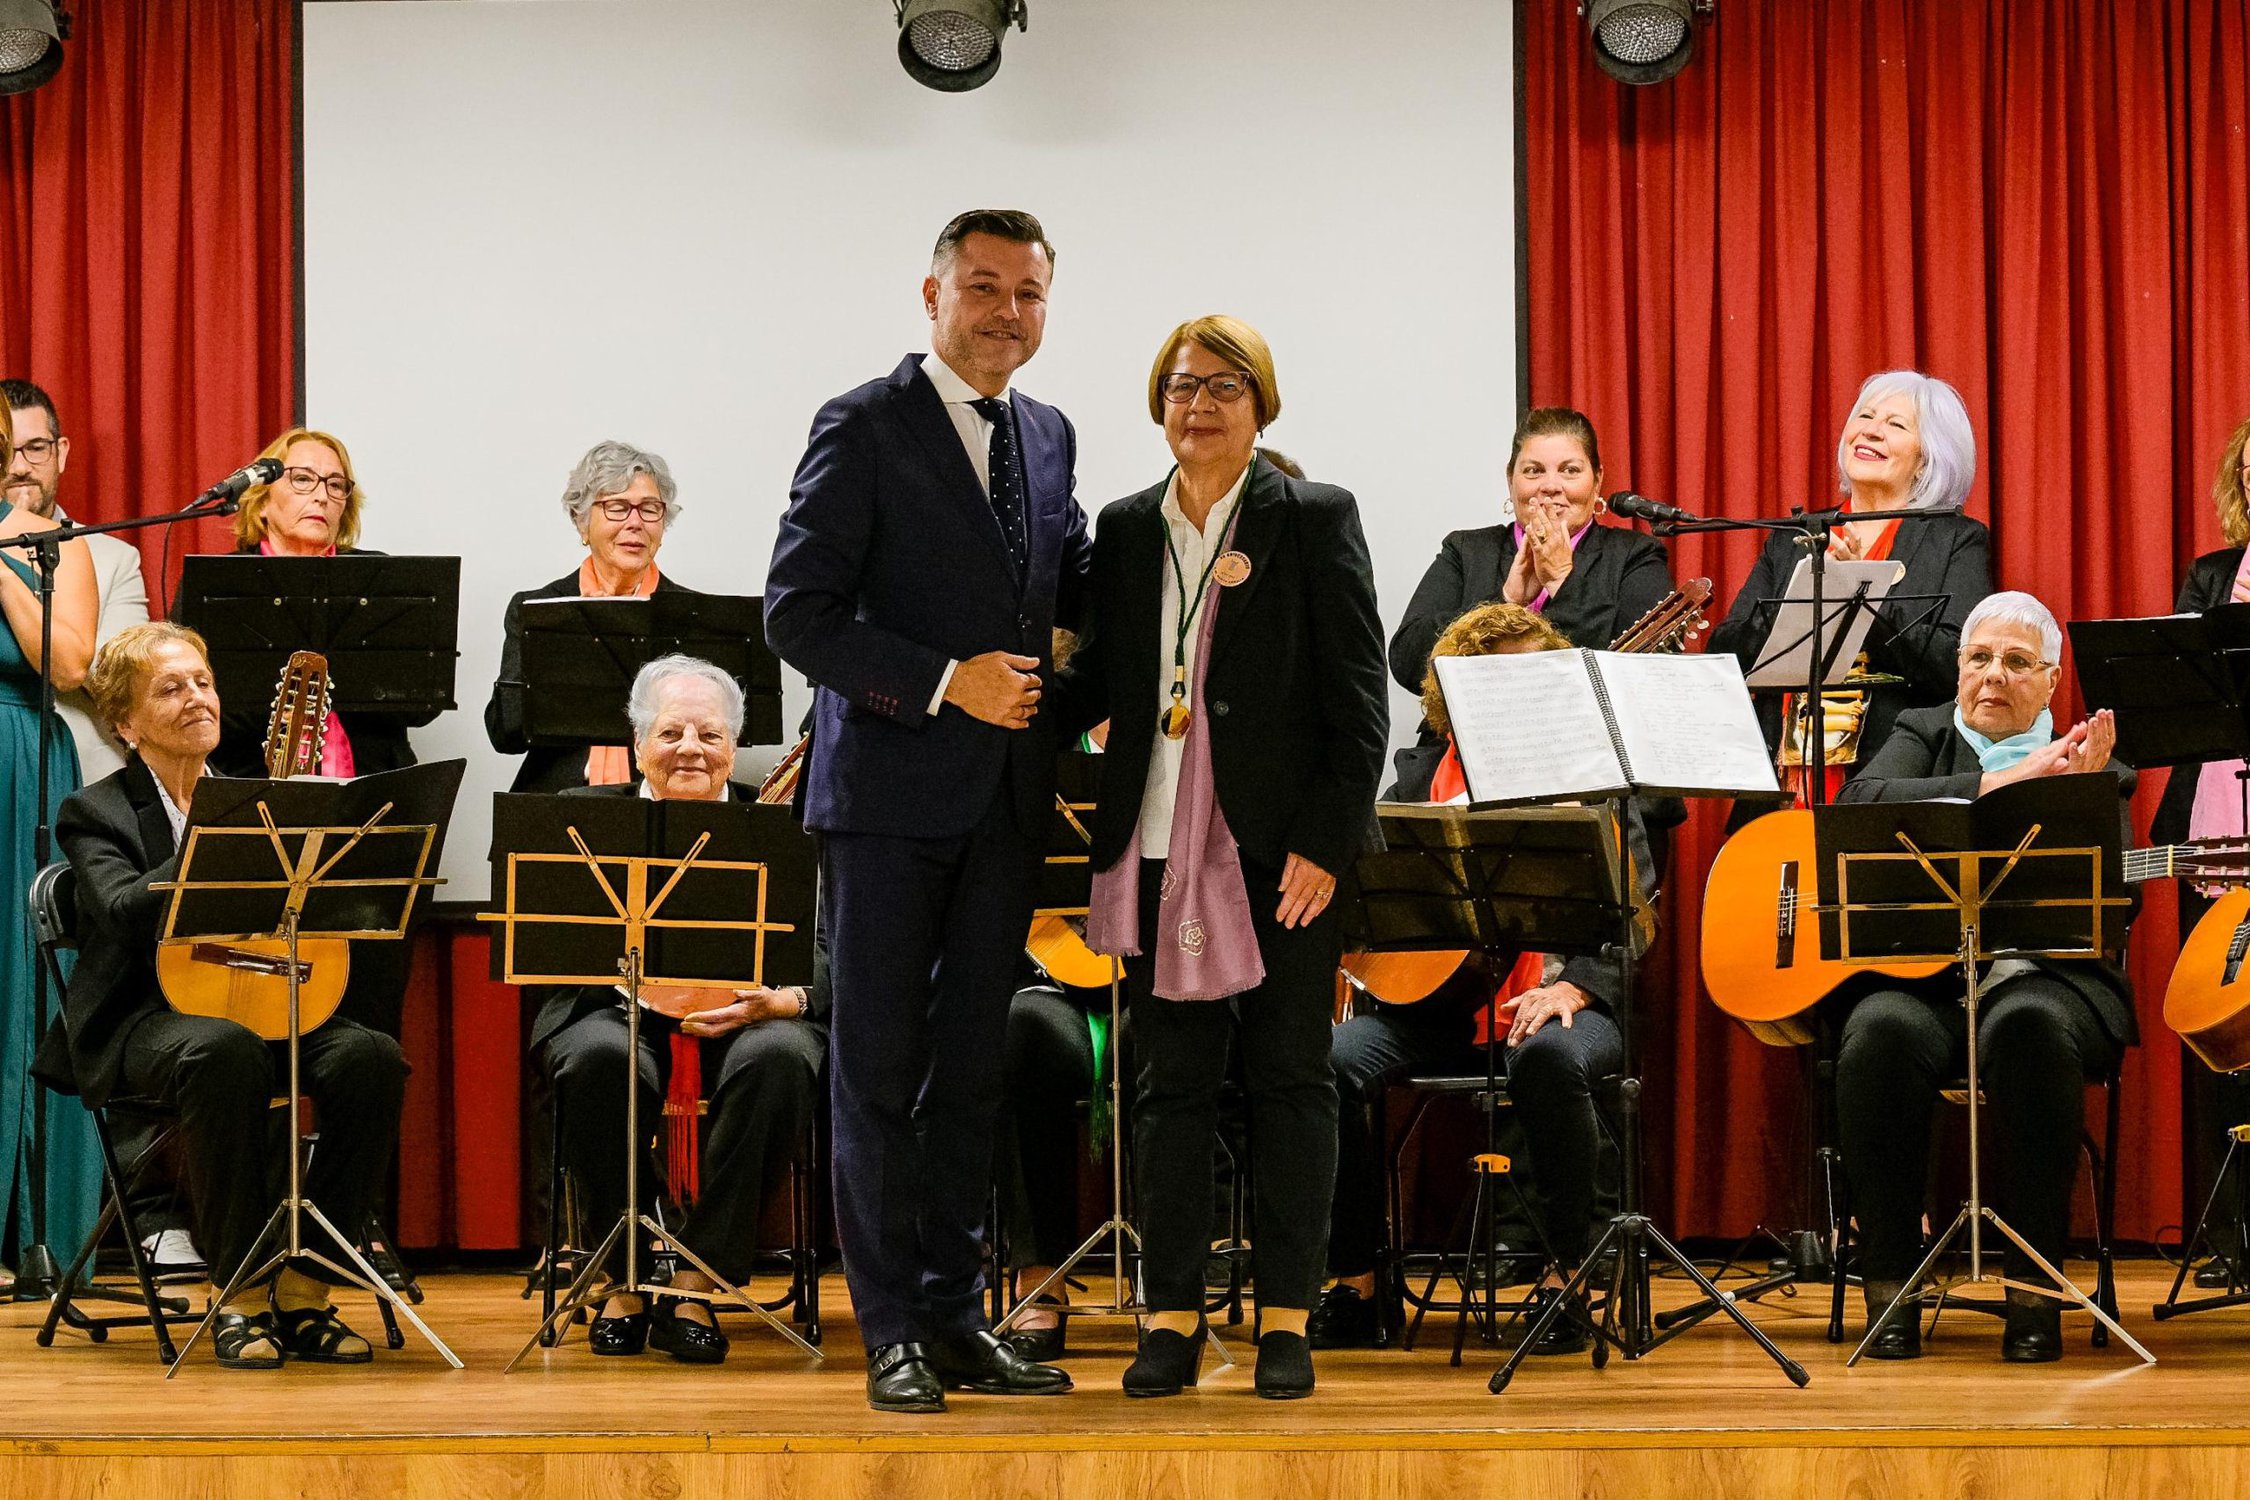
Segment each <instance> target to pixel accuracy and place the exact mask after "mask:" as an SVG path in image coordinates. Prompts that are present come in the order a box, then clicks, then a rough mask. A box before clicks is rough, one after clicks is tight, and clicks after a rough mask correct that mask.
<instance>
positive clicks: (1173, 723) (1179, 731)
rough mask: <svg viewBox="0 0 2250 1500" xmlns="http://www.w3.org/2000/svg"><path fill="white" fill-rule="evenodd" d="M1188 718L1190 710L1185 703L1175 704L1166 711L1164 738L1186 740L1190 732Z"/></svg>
mask: <svg viewBox="0 0 2250 1500" xmlns="http://www.w3.org/2000/svg"><path fill="white" fill-rule="evenodd" d="M1188 718H1189V714H1188V708H1187V705H1186V704H1185V703H1174V704H1173V705H1172V706H1171V707H1170V708H1167V709H1166V710H1164V738H1166V739H1168V740H1176V739H1181V738H1184V737H1185V736H1186V734H1187V731H1188Z"/></svg>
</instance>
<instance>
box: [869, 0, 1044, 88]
mask: <svg viewBox="0 0 2250 1500" xmlns="http://www.w3.org/2000/svg"><path fill="white" fill-rule="evenodd" d="M896 4H897V6H898V60H899V63H900V64H901V65H902V66H903V67H904V68H905V69H906V74H907V76H908V77H909V78H912V79H913V80H914V81H915V82H916V83H919V84H921V85H922V86H923V87H924V88H932V89H942V90H943V91H945V92H946V93H949V94H958V93H961V92H963V91H964V90H967V89H973V88H981V87H983V86H984V84H985V83H986V82H987V81H988V80H989V79H990V78H991V77H992V75H993V74H995V73H997V72H999V71H1000V39H1001V38H1002V37H1004V36H1006V35H1007V32H1008V25H1009V23H1010V22H1013V23H1015V28H1016V30H1018V31H1022V30H1025V29H1026V27H1027V25H1028V23H1029V17H1028V16H1027V15H1026V13H1025V4H1026V0H896Z"/></svg>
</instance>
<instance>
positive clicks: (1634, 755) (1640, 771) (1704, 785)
mask: <svg viewBox="0 0 2250 1500" xmlns="http://www.w3.org/2000/svg"><path fill="white" fill-rule="evenodd" d="M1592 655H1593V657H1594V663H1595V666H1596V668H1597V669H1598V670H1599V671H1600V673H1601V675H1602V682H1603V684H1604V686H1605V687H1606V688H1607V689H1608V693H1609V707H1610V713H1611V714H1612V715H1613V716H1614V717H1615V718H1616V721H1617V734H1618V738H1619V739H1620V740H1621V741H1623V742H1624V745H1625V763H1626V765H1627V767H1628V768H1629V769H1630V770H1631V772H1632V776H1633V781H1634V783H1635V784H1636V785H1639V786H1646V787H1661V788H1663V789H1665V790H1667V791H1678V792H1688V793H1693V792H1712V793H1722V794H1724V793H1734V792H1775V791H1779V790H1780V786H1779V784H1778V782H1777V781H1776V780H1775V776H1774V768H1773V754H1772V752H1771V751H1769V750H1768V749H1767V748H1766V740H1765V736H1764V735H1763V734H1762V733H1760V732H1759V729H1758V715H1757V713H1756V711H1755V710H1754V709H1752V708H1751V706H1750V689H1749V688H1748V687H1746V686H1744V685H1743V681H1742V664H1741V663H1740V662H1738V661H1736V660H1735V659H1734V658H1733V657H1732V656H1726V655H1698V656H1672V655H1667V654H1663V653H1657V654H1649V655H1643V654H1639V653H1631V654H1628V653H1624V652H1616V651H1597V652H1594V653H1592Z"/></svg>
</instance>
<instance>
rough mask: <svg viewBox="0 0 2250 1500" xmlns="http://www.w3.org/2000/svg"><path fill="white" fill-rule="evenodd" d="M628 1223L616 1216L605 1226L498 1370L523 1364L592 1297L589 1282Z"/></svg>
mask: <svg viewBox="0 0 2250 1500" xmlns="http://www.w3.org/2000/svg"><path fill="white" fill-rule="evenodd" d="M631 1222H632V1221H631V1220H630V1219H628V1218H626V1217H623V1216H620V1217H619V1218H618V1220H617V1221H616V1222H615V1223H613V1224H611V1225H610V1226H609V1233H607V1234H605V1235H603V1236H602V1242H601V1245H600V1247H599V1248H598V1249H596V1250H595V1251H594V1253H593V1254H591V1255H589V1256H587V1257H586V1260H585V1263H584V1264H582V1265H581V1266H579V1268H578V1274H577V1275H576V1276H575V1277H573V1278H572V1279H571V1283H570V1289H569V1290H568V1291H566V1292H564V1293H563V1295H562V1299H561V1300H560V1301H559V1302H557V1303H556V1304H555V1310H554V1311H553V1312H551V1313H549V1314H547V1316H546V1317H545V1318H544V1319H543V1320H541V1322H540V1324H539V1327H538V1329H537V1330H536V1331H534V1332H533V1333H532V1335H531V1337H530V1339H529V1340H528V1341H526V1342H525V1344H524V1346H523V1347H522V1348H521V1349H518V1350H517V1351H516V1357H515V1358H514V1359H511V1360H509V1361H508V1363H507V1365H506V1366H505V1367H503V1368H502V1369H501V1371H500V1373H501V1374H503V1375H506V1374H510V1373H511V1372H513V1371H514V1369H515V1368H516V1366H517V1365H520V1364H522V1363H523V1357H524V1356H525V1355H526V1354H529V1353H530V1352H531V1351H532V1350H533V1349H535V1348H537V1347H539V1346H540V1345H542V1344H545V1343H546V1342H547V1338H548V1335H549V1334H550V1333H551V1332H553V1331H554V1330H556V1329H559V1328H561V1327H563V1326H564V1325H565V1324H567V1323H568V1322H569V1320H570V1319H571V1318H572V1317H574V1316H576V1314H577V1312H578V1310H579V1309H580V1308H582V1307H584V1306H586V1305H587V1304H588V1303H590V1302H592V1301H593V1300H594V1299H593V1295H592V1289H593V1284H594V1282H595V1280H596V1278H598V1277H599V1276H600V1275H601V1274H602V1268H603V1267H604V1266H606V1265H608V1264H609V1252H610V1251H611V1250H612V1249H614V1248H615V1247H616V1245H617V1241H618V1239H619V1237H620V1236H622V1235H623V1234H624V1233H625V1231H626V1227H627V1225H629V1224H630V1223H631ZM550 1347H552V1346H550Z"/></svg>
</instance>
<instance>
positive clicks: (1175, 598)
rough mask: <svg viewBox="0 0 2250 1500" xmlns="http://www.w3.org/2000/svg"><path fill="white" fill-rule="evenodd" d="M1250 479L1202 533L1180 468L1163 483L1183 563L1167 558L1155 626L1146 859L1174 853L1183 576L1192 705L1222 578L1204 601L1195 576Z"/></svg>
mask: <svg viewBox="0 0 2250 1500" xmlns="http://www.w3.org/2000/svg"><path fill="white" fill-rule="evenodd" d="M1249 477H1250V470H1249V468H1248V467H1245V468H1244V469H1243V471H1242V474H1241V476H1240V477H1239V478H1237V479H1236V480H1235V482H1234V488H1232V489H1230V490H1228V491H1227V492H1226V494H1225V495H1224V496H1222V497H1221V498H1220V500H1219V503H1218V504H1216V505H1214V506H1212V507H1211V513H1210V514H1209V515H1207V516H1205V517H1204V518H1203V529H1202V530H1200V531H1198V530H1197V529H1196V527H1195V523H1193V522H1192V521H1190V520H1188V518H1187V515H1186V513H1185V512H1184V511H1182V510H1181V509H1180V475H1179V471H1178V470H1176V469H1175V470H1174V471H1173V472H1172V481H1171V483H1169V484H1167V485H1165V486H1164V504H1163V507H1162V515H1163V517H1164V529H1165V531H1166V532H1168V533H1169V534H1170V536H1171V538H1172V557H1177V558H1178V559H1179V560H1180V567H1179V572H1178V573H1177V574H1175V573H1174V572H1173V571H1172V561H1171V557H1167V558H1166V559H1165V560H1164V571H1163V573H1162V575H1161V579H1162V586H1163V591H1164V608H1163V612H1162V616H1161V618H1160V619H1159V621H1158V623H1157V627H1156V649H1157V653H1158V663H1157V674H1156V699H1157V705H1158V706H1157V720H1156V743H1155V745H1154V747H1153V748H1152V749H1151V750H1150V751H1149V757H1148V780H1147V782H1146V783H1144V784H1143V785H1142V787H1141V823H1140V830H1141V858H1143V859H1162V858H1164V856H1165V855H1167V854H1169V853H1171V852H1172V804H1173V802H1174V801H1175V800H1176V798H1177V797H1178V795H1179V790H1180V757H1181V754H1182V753H1183V752H1184V751H1185V749H1186V747H1187V739H1186V737H1185V736H1182V737H1181V738H1179V739H1176V740H1175V739H1168V738H1166V736H1165V734H1164V710H1165V709H1168V708H1170V707H1171V706H1172V642H1173V639H1174V632H1175V631H1177V630H1178V629H1179V625H1180V603H1181V600H1180V582H1179V580H1180V579H1181V578H1185V579H1186V580H1187V596H1188V598H1189V600H1191V601H1193V602H1194V604H1195V610H1194V613H1193V615H1192V616H1191V617H1190V618H1189V620H1188V629H1187V642H1186V649H1187V656H1186V663H1187V680H1188V684H1189V696H1188V700H1187V701H1189V702H1190V703H1192V702H1193V700H1194V691H1193V689H1194V683H1195V652H1196V647H1197V646H1198V645H1200V644H1201V643H1202V635H1203V617H1204V616H1205V615H1207V614H1209V613H1210V612H1211V601H1212V599H1213V598H1214V597H1215V596H1216V595H1217V594H1218V593H1219V592H1220V589H1219V581H1218V580H1217V579H1215V578H1214V579H1212V580H1211V586H1210V587H1209V588H1207V589H1205V590H1204V591H1203V597H1202V599H1200V600H1196V599H1195V585H1196V580H1198V579H1200V578H1201V577H1202V576H1203V569H1204V567H1205V566H1206V565H1207V564H1208V563H1209V562H1210V560H1211V555H1212V549H1214V548H1216V547H1217V546H1218V545H1219V544H1220V542H1221V540H1222V539H1224V538H1225V536H1226V534H1227V524H1228V522H1230V521H1231V520H1233V519H1234V510H1235V506H1236V505H1237V504H1238V503H1239V502H1240V501H1241V499H1242V484H1243V480H1246V479H1248V478H1249Z"/></svg>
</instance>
